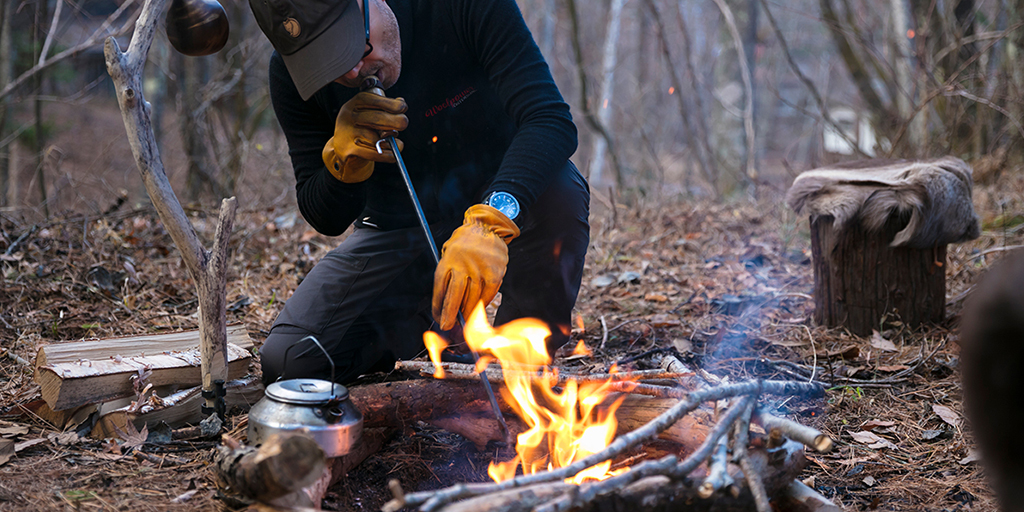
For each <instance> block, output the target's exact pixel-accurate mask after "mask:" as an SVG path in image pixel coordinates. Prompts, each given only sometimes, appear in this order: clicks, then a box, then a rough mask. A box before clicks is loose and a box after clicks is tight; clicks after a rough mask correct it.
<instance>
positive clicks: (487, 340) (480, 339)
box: [424, 304, 625, 484]
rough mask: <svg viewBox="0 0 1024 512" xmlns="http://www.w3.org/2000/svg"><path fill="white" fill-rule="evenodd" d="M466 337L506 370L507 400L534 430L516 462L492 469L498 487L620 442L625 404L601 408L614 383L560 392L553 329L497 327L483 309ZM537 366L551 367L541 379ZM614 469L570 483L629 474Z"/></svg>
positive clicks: (526, 324) (517, 323)
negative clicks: (618, 413) (550, 345)
mask: <svg viewBox="0 0 1024 512" xmlns="http://www.w3.org/2000/svg"><path fill="white" fill-rule="evenodd" d="M464 333H465V337H466V343H467V344H468V345H469V347H470V348H471V349H473V350H474V351H476V352H477V353H479V354H481V359H489V358H494V359H497V360H498V362H499V363H500V364H501V367H502V370H503V373H504V378H505V388H503V389H502V390H501V392H502V396H503V397H504V398H505V401H506V402H507V403H509V404H510V405H511V406H512V408H513V409H515V411H516V414H518V415H519V417H520V418H522V420H523V421H524V422H525V423H526V425H527V426H528V427H529V429H528V430H527V431H525V432H523V433H521V434H519V436H518V437H517V438H516V441H517V442H516V453H517V455H516V457H514V458H513V459H512V460H509V461H506V462H497V463H491V465H490V467H488V469H487V473H488V474H489V475H490V476H491V478H493V479H494V480H495V481H498V482H501V481H505V480H508V479H510V478H513V477H515V475H516V472H517V470H518V468H519V466H522V468H523V473H525V474H532V473H536V472H539V471H544V470H548V469H555V468H560V467H564V466H567V465H569V464H572V463H573V462H574V461H577V460H579V459H582V458H584V457H587V456H589V455H592V454H594V453H597V452H599V451H601V450H603V449H604V448H605V447H607V446H608V444H609V443H611V441H612V440H613V439H614V438H615V430H616V428H617V427H618V422H617V421H616V419H615V410H616V409H618V406H619V405H620V404H621V402H622V399H621V398H620V399H618V400H616V401H614V403H612V404H611V405H610V406H609V407H606V408H598V406H600V405H602V404H603V402H604V400H605V399H606V398H607V397H608V395H609V394H610V393H611V389H610V388H611V381H610V380H609V381H607V382H597V383H594V382H583V383H579V382H576V381H575V380H568V381H566V382H565V383H564V384H563V385H562V391H561V392H558V391H557V390H556V389H555V386H556V385H558V374H557V372H556V371H552V370H550V369H549V368H547V367H546V366H547V365H549V364H550V363H551V356H549V355H548V352H547V346H546V345H545V339H546V338H547V337H548V336H549V335H550V333H551V332H550V331H549V330H548V327H547V324H545V323H544V322H541V321H540V320H536V319H532V318H523V319H519V320H513V321H511V322H509V323H507V324H505V325H502V326H499V327H491V325H490V324H489V323H488V321H487V316H486V314H485V313H484V308H483V305H482V304H480V305H478V306H477V307H476V309H474V310H473V313H472V314H471V315H470V316H469V320H468V321H467V322H466V327H465V329H464ZM435 336H436V335H435ZM427 337H428V336H425V337H424V340H425V341H426V338H427ZM430 338H433V336H430ZM433 342H434V341H432V343H433ZM428 347H429V345H428ZM435 352H436V353H437V354H440V350H436V351H435V350H430V354H431V360H433V361H434V362H435V365H436V364H437V359H434V357H435V355H434V354H435ZM488 356H489V357H488ZM537 366H545V368H544V369H543V371H542V373H541V375H540V376H539V377H538V376H537V375H536V373H535V372H534V371H532V370H535V369H536V367H537ZM480 369H481V368H479V367H478V368H477V370H478V371H480ZM610 467H611V461H605V462H603V463H600V464H597V465H595V466H591V467H590V468H587V469H585V470H583V471H581V472H579V473H577V474H576V476H574V477H573V478H570V479H568V480H567V481H568V482H571V483H576V484H579V483H582V482H584V481H586V480H587V479H596V480H600V479H604V478H607V477H609V476H612V475H614V474H618V473H620V472H622V471H625V470H619V471H615V472H611V471H609V469H610Z"/></svg>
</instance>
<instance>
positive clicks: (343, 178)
mask: <svg viewBox="0 0 1024 512" xmlns="http://www.w3.org/2000/svg"><path fill="white" fill-rule="evenodd" d="M321 157H322V158H323V160H324V165H325V166H326V167H327V172H330V173H331V176H334V178H335V179H337V180H338V181H340V182H342V183H359V182H362V181H366V180H368V179H369V178H370V175H372V174H373V161H372V160H364V159H362V158H359V157H356V156H349V157H348V159H347V160H342V159H341V158H340V157H339V156H338V153H337V151H336V150H335V149H334V137H331V138H330V140H328V141H327V144H325V145H324V150H323V151H322V154H321Z"/></svg>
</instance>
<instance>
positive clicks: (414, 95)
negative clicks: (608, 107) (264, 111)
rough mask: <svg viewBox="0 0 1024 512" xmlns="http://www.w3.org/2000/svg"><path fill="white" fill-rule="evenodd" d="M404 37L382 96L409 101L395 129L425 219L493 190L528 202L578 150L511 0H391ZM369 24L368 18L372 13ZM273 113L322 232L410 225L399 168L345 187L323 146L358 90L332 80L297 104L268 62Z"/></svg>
mask: <svg viewBox="0 0 1024 512" xmlns="http://www.w3.org/2000/svg"><path fill="white" fill-rule="evenodd" d="M388 5H389V6H390V7H391V9H392V10H393V11H394V13H395V16H396V18H397V20H398V26H399V31H400V34H401V40H402V72H401V76H400V77H399V79H398V81H397V82H396V83H395V85H394V86H393V87H392V88H390V89H389V90H388V91H387V95H388V96H389V97H402V98H405V101H406V103H407V104H408V105H409V110H408V111H407V112H406V115H407V116H408V117H409V127H408V129H406V130H405V131H403V132H401V133H400V134H399V138H400V139H402V141H403V142H404V144H405V148H404V150H403V151H402V157H403V160H404V161H405V163H406V166H407V168H408V171H409V174H410V176H411V178H412V181H413V184H414V187H415V188H416V191H417V194H418V196H419V199H420V201H421V203H422V206H423V209H424V212H425V214H426V217H427V219H428V220H429V221H430V222H435V221H440V220H450V219H458V218H461V216H462V214H463V212H464V211H465V210H466V208H468V207H469V206H471V205H473V204H474V203H478V202H480V201H481V199H482V198H483V197H485V196H486V195H487V194H489V193H490V192H493V191H497V190H503V191H506V192H510V193H512V194H513V195H515V196H516V197H517V198H518V199H519V201H520V205H521V206H522V207H523V210H524V211H526V210H528V209H529V206H530V204H532V203H533V202H534V201H535V200H536V199H537V197H538V196H539V195H540V194H541V192H543V191H544V189H545V188H546V186H547V184H548V182H549V180H550V178H551V177H552V176H553V175H554V173H556V172H562V170H563V169H565V168H566V162H567V161H568V159H569V157H570V156H571V155H572V154H573V152H575V150H576V144H577V138H576V126H575V125H574V124H573V122H572V116H571V115H570V113H569V106H568V105H567V104H566V103H565V101H564V100H563V99H562V96H561V94H560V93H559V92H558V88H557V87H556V85H555V82H554V80H553V79H552V77H551V72H550V70H549V69H548V66H547V63H546V62H545V61H544V58H543V56H542V55H541V53H540V50H539V49H538V48H537V45H536V43H535V42H534V41H533V37H532V35H531V34H530V31H529V29H528V28H527V26H526V24H525V22H524V21H523V17H522V14H521V13H520V11H519V7H518V6H517V5H516V3H515V0H389V1H388ZM371 22H372V19H371ZM270 90H271V98H272V100H273V105H274V111H275V113H276V114H277V119H278V121H279V122H280V124H281V128H282V129H283V130H284V133H285V136H286V138H287V140H288V147H289V155H290V156H291V159H292V166H293V167H294V169H295V178H296V191H297V198H298V205H299V210H300V211H301V212H302V215H303V217H304V218H305V219H306V221H307V222H309V223H310V225H312V226H313V227H314V228H315V229H316V230H317V231H319V232H321V233H323V234H326V235H338V234H341V233H342V232H343V231H344V230H345V229H346V228H348V226H349V225H350V224H351V223H352V222H353V221H355V220H358V221H360V222H364V221H365V222H368V223H371V224H372V225H375V226H378V227H380V228H382V229H396V228H403V227H411V226H415V225H416V223H417V221H416V215H415V212H414V210H413V207H412V204H411V202H410V199H409V195H408V192H407V190H406V188H405V185H404V182H403V180H402V177H401V175H400V174H399V171H398V168H397V166H395V165H394V164H382V163H377V164H376V169H375V171H374V173H373V175H372V176H371V177H370V179H368V180H367V181H365V182H362V183H357V184H346V183H342V182H340V181H338V180H336V179H335V178H334V177H333V176H331V175H330V173H329V172H328V171H327V169H326V167H324V164H323V160H322V157H321V152H322V150H323V147H324V144H326V142H327V140H328V139H329V138H330V137H331V136H332V135H333V132H334V119H335V117H337V114H338V111H339V110H340V109H341V106H342V105H343V104H344V103H345V102H346V101H348V100H349V99H351V98H352V97H353V96H354V95H355V94H356V93H357V92H358V91H357V90H355V89H350V88H346V87H344V86H342V85H339V84H336V83H331V84H330V85H328V86H327V87H324V88H323V89H321V90H320V91H318V92H317V93H316V94H314V95H313V96H312V97H311V98H310V99H309V101H302V99H301V98H300V97H299V94H298V91H297V90H296V89H295V86H294V84H293V82H292V79H291V77H290V76H289V75H288V71H287V70H286V69H285V66H284V62H283V61H282V60H281V58H280V57H279V56H278V55H277V54H276V53H275V54H274V56H273V57H272V58H271V61H270Z"/></svg>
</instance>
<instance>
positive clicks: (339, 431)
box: [248, 336, 363, 457]
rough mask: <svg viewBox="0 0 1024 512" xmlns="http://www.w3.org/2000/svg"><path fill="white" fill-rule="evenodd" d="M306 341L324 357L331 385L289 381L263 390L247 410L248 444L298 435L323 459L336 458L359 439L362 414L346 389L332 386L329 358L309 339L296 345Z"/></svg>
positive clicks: (335, 385) (332, 379) (313, 338)
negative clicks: (314, 446)
mask: <svg viewBox="0 0 1024 512" xmlns="http://www.w3.org/2000/svg"><path fill="white" fill-rule="evenodd" d="M307 339H309V340H312V341H313V343H315V344H316V346H317V347H320V350H322V351H323V352H324V354H325V355H327V360H328V361H329V362H330V363H331V381H326V380H321V379H289V380H284V381H279V382H275V383H273V384H271V385H269V386H267V390H266V392H265V395H266V396H264V397H263V398H262V399H260V401H259V402H256V405H254V406H253V407H252V409H250V410H249V429H248V436H249V443H251V444H254V445H255V444H260V443H262V442H263V441H264V440H265V439H267V438H268V437H270V436H271V435H273V434H276V433H300V434H304V435H306V436H309V437H310V438H312V439H313V440H314V441H316V442H317V444H319V445H320V448H322V449H323V450H324V455H326V456H327V457H340V456H342V455H345V454H346V453H348V452H349V451H351V450H352V447H353V446H355V444H356V443H358V442H359V439H360V437H362V434H363V414H362V413H361V412H359V409H357V408H356V406H355V405H354V404H353V403H352V401H351V400H350V399H349V396H348V389H346V388H345V386H342V385H341V384H337V383H334V382H333V381H334V361H332V360H331V357H330V355H329V354H327V351H326V350H324V348H323V346H322V345H320V342H319V341H317V339H316V338H315V337H313V336H307V337H306V338H303V339H302V340H300V343H301V342H302V341H305V340H307ZM297 344H298V343H296V345H297ZM292 346H293V347H294V346H295V345H292ZM289 350H290V347H289ZM287 357H288V354H287V352H285V360H286V361H287Z"/></svg>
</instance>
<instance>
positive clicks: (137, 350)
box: [35, 324, 253, 411]
mask: <svg viewBox="0 0 1024 512" xmlns="http://www.w3.org/2000/svg"><path fill="white" fill-rule="evenodd" d="M227 335H228V361H229V362H228V370H227V371H228V376H229V378H231V379H238V378H241V377H243V376H245V374H246V373H248V371H249V360H250V359H251V357H252V355H251V354H250V353H249V349H251V348H252V345H253V344H252V340H251V339H250V338H249V333H248V332H247V331H246V328H245V326H244V325H241V324H238V325H233V326H231V327H229V328H228V333H227ZM199 337H200V336H199V331H184V332H174V333H167V334H156V335H152V334H147V335H141V336H126V337H120V338H111V339H103V340H90V341H77V342H71V343H58V344H52V345H44V346H42V347H40V348H39V351H38V353H37V354H36V360H35V380H36V382H37V383H38V384H39V386H40V388H41V392H42V395H43V399H44V400H46V403H47V405H49V406H50V408H51V409H52V410H55V411H59V410H63V409H72V408H75V407H79V406H82V405H88V404H94V403H99V402H106V401H110V400H115V399H118V398H123V397H128V396H134V395H135V394H136V390H135V387H134V385H133V382H132V380H131V377H132V376H138V375H140V374H144V375H145V379H144V380H145V382H146V383H147V384H152V385H153V386H163V385H169V384H176V385H180V386H194V385H197V384H200V383H202V374H201V373H200V369H199V367H200V354H199Z"/></svg>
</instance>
